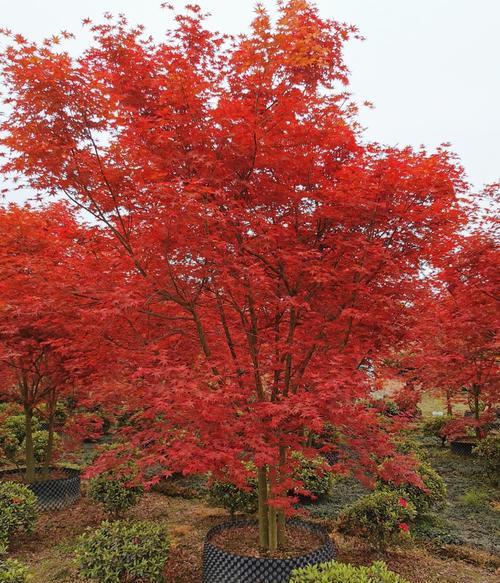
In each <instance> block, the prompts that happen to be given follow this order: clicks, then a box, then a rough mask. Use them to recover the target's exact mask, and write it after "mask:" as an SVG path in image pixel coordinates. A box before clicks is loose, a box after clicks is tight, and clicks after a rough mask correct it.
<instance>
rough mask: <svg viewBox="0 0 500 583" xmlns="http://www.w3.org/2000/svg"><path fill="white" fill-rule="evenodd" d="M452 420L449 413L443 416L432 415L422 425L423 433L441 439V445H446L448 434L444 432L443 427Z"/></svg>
mask: <svg viewBox="0 0 500 583" xmlns="http://www.w3.org/2000/svg"><path fill="white" fill-rule="evenodd" d="M451 420H452V417H450V416H449V415H443V416H442V417H432V418H431V419H428V420H427V421H426V422H425V423H424V424H423V426H422V433H423V434H424V435H427V436H428V437H435V438H436V439H439V440H440V441H441V446H442V447H444V444H445V443H446V435H445V434H443V429H444V428H445V426H446V425H447V424H448V423H449V422H450V421H451Z"/></svg>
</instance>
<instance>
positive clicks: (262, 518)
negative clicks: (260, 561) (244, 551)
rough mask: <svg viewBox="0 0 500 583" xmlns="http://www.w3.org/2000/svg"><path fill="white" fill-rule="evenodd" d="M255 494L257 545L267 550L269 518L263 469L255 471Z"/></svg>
mask: <svg viewBox="0 0 500 583" xmlns="http://www.w3.org/2000/svg"><path fill="white" fill-rule="evenodd" d="M257 494H258V501H259V544H260V547H261V548H262V549H263V550H265V551H267V550H269V516H268V504H267V470H266V468H265V467H262V468H258V469H257Z"/></svg>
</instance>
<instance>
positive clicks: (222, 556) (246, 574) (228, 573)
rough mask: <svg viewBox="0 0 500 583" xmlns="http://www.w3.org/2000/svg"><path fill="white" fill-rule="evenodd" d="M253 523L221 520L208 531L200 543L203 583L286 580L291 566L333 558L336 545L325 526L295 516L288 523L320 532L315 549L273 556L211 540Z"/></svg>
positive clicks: (257, 582) (296, 566)
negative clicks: (246, 553)
mask: <svg viewBox="0 0 500 583" xmlns="http://www.w3.org/2000/svg"><path fill="white" fill-rule="evenodd" d="M254 524H256V522H255V521H253V520H242V521H235V522H229V523H225V524H220V525H218V526H215V527H214V528H212V529H211V530H209V531H208V533H207V536H206V539H205V544H204V546H203V583H286V582H288V580H289V579H290V575H291V573H292V571H293V570H294V569H297V568H299V567H307V566H308V565H316V564H319V563H324V562H326V561H331V560H333V559H334V558H335V547H334V546H333V543H332V541H331V539H330V537H329V536H328V532H327V531H326V529H325V528H323V527H322V526H320V525H317V524H312V523H309V522H305V521H302V520H298V519H291V520H289V521H288V522H287V525H288V526H294V527H296V528H302V529H304V530H308V531H312V532H314V533H316V534H319V535H320V537H321V540H322V542H321V543H320V546H319V547H318V548H317V549H315V550H314V551H310V552H309V553H306V554H304V555H299V556H297V557H289V558H286V559H273V558H266V557H249V556H242V555H236V554H233V553H230V552H227V551H225V550H223V549H221V548H219V547H217V546H215V545H214V544H213V543H212V542H211V541H212V539H213V537H214V536H215V535H216V534H217V533H219V532H221V531H223V530H230V529H232V528H237V527H241V526H248V525H254Z"/></svg>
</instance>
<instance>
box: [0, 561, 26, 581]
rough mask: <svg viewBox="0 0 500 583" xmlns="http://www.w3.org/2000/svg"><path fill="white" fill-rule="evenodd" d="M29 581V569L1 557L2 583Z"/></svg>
mask: <svg viewBox="0 0 500 583" xmlns="http://www.w3.org/2000/svg"><path fill="white" fill-rule="evenodd" d="M27 581H29V576H28V567H27V566H26V565H24V564H23V563H21V562H20V561H16V560H15V559H8V558H6V557H0V583H27Z"/></svg>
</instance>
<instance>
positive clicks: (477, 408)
mask: <svg viewBox="0 0 500 583" xmlns="http://www.w3.org/2000/svg"><path fill="white" fill-rule="evenodd" d="M472 390H473V394H474V419H475V420H476V421H479V417H480V414H481V411H480V404H479V387H478V386H477V385H473V386H472ZM476 437H477V438H478V439H480V438H481V437H482V436H481V429H480V427H479V426H476Z"/></svg>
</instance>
